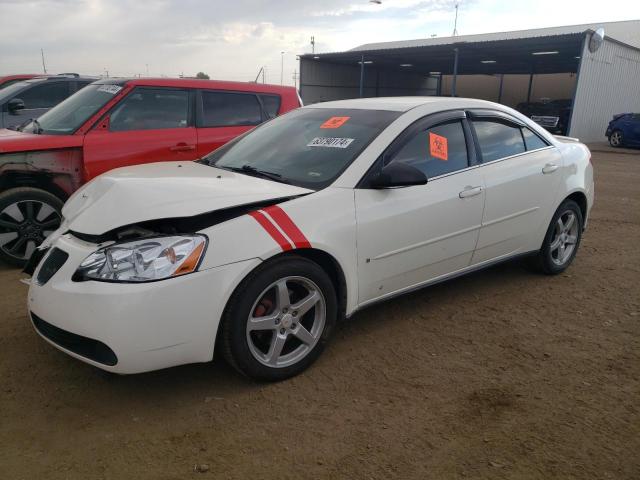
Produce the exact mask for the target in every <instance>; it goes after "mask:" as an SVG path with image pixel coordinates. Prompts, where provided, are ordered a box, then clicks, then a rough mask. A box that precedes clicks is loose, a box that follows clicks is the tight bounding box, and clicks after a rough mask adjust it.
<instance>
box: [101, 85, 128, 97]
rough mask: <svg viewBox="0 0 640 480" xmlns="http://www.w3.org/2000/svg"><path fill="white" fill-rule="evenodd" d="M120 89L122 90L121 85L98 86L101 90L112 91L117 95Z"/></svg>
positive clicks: (112, 93) (111, 92)
mask: <svg viewBox="0 0 640 480" xmlns="http://www.w3.org/2000/svg"><path fill="white" fill-rule="evenodd" d="M120 90H122V87H121V86H120V85H100V86H99V87H98V91H99V92H105V93H110V94H111V95H115V94H116V93H118V92H119V91H120Z"/></svg>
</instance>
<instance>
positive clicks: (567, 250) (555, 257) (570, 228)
mask: <svg viewBox="0 0 640 480" xmlns="http://www.w3.org/2000/svg"><path fill="white" fill-rule="evenodd" d="M578 228H579V225H578V219H577V216H576V214H575V212H574V211H573V210H566V211H565V212H563V213H562V214H561V215H560V216H559V217H558V220H557V221H556V225H555V228H554V232H553V239H552V241H551V245H550V246H549V252H550V254H551V260H552V261H553V263H555V264H556V265H558V266H563V265H564V264H565V263H567V262H568V261H569V259H570V258H571V256H572V255H573V252H574V250H575V249H576V245H577V243H578V233H579V232H578Z"/></svg>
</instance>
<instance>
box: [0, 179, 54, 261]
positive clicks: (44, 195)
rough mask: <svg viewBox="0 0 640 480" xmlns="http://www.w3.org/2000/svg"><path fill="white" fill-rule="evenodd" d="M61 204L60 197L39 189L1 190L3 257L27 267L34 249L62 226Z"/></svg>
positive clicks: (0, 247) (0, 250)
mask: <svg viewBox="0 0 640 480" xmlns="http://www.w3.org/2000/svg"><path fill="white" fill-rule="evenodd" d="M62 205H63V202H62V200H60V199H59V198H58V197H56V196H55V195H52V194H50V193H49V192H46V191H44V190H40V189H38V188H30V187H20V188H12V189H10V190H7V191H5V192H2V193H0V260H1V261H3V262H5V263H8V264H9V265H13V266H15V267H24V265H25V264H26V263H27V260H29V257H30V256H31V253H33V251H34V250H35V248H36V247H37V246H38V245H40V244H41V243H42V241H43V240H44V239H45V237H46V236H47V235H49V234H50V233H52V232H53V231H54V230H56V229H57V228H58V227H59V226H60V222H61V220H62V213H61V211H62Z"/></svg>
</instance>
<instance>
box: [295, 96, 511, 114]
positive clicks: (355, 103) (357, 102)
mask: <svg viewBox="0 0 640 480" xmlns="http://www.w3.org/2000/svg"><path fill="white" fill-rule="evenodd" d="M423 105H428V106H432V107H433V110H434V111H439V110H450V109H455V108H496V107H498V108H500V109H501V110H502V109H504V107H503V106H502V105H500V104H497V103H494V102H489V101H486V100H478V99H476V98H459V97H435V96H430V97H374V98H354V99H350V100H334V101H331V102H324V103H314V104H312V105H307V106H306V107H304V108H352V109H362V110H391V111H394V112H407V111H409V110H411V109H412V108H415V107H420V106H423Z"/></svg>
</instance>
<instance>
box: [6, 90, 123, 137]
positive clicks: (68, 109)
mask: <svg viewBox="0 0 640 480" xmlns="http://www.w3.org/2000/svg"><path fill="white" fill-rule="evenodd" d="M9 88H11V87H9ZM120 90H122V87H121V86H119V85H112V84H109V85H99V84H91V85H88V86H86V87H84V88H83V89H82V90H79V91H78V92H76V93H74V94H73V95H71V96H70V97H69V98H67V99H66V100H65V101H63V102H61V103H59V104H58V105H56V106H55V107H53V108H52V109H51V110H49V111H48V112H47V113H45V114H44V115H42V116H41V117H39V118H38V121H37V122H29V123H28V124H27V125H25V126H24V127H23V128H21V130H22V131H23V132H30V133H44V134H47V135H67V134H70V133H74V132H75V131H76V130H77V129H78V128H80V127H81V126H82V124H83V123H84V122H86V121H87V120H88V119H89V118H90V117H91V116H92V115H93V114H94V113H96V112H97V111H98V110H100V108H102V106H103V105H104V104H105V103H107V102H108V101H109V100H111V99H112V98H113V97H114V95H116V94H117V93H118V92H119V91H120Z"/></svg>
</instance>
